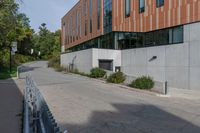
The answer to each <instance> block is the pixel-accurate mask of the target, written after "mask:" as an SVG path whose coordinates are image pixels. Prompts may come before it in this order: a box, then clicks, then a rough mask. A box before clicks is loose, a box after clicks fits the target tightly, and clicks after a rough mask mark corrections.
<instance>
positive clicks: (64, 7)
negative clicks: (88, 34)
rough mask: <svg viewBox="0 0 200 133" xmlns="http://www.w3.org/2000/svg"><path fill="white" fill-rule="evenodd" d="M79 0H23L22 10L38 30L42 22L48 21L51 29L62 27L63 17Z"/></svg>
mask: <svg viewBox="0 0 200 133" xmlns="http://www.w3.org/2000/svg"><path fill="white" fill-rule="evenodd" d="M77 2H78V0H23V3H20V12H22V13H25V14H26V15H27V16H28V17H29V18H30V21H31V23H30V24H31V27H32V28H33V29H34V30H35V31H36V32H37V31H38V27H39V26H40V25H41V23H46V24H47V28H48V29H50V30H51V31H55V30H57V29H60V25H61V18H62V17H63V16H64V15H65V14H66V13H67V11H69V10H70V9H71V8H72V7H73V6H74V5H75V4H76V3H77Z"/></svg>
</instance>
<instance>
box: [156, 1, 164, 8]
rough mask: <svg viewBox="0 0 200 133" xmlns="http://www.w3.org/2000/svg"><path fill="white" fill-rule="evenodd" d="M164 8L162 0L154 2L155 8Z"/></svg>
mask: <svg viewBox="0 0 200 133" xmlns="http://www.w3.org/2000/svg"><path fill="white" fill-rule="evenodd" d="M161 6H164V0H156V7H161Z"/></svg>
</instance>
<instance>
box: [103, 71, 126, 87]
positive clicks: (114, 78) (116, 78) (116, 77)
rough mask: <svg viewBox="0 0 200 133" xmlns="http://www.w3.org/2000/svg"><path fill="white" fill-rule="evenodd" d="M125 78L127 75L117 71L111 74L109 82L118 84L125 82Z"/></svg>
mask: <svg viewBox="0 0 200 133" xmlns="http://www.w3.org/2000/svg"><path fill="white" fill-rule="evenodd" d="M125 80H126V77H125V75H124V74H123V73H122V72H116V73H114V74H111V75H110V76H109V77H108V79H107V81H108V82H110V83H116V84H119V83H123V82H124V81H125Z"/></svg>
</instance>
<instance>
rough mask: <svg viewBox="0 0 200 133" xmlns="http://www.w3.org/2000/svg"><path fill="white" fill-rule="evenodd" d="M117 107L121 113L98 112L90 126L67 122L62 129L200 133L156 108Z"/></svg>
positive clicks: (74, 131)
mask: <svg viewBox="0 0 200 133" xmlns="http://www.w3.org/2000/svg"><path fill="white" fill-rule="evenodd" d="M113 106H114V107H115V108H116V109H117V111H114V112H109V111H95V112H93V113H92V115H91V117H90V118H89V121H88V123H85V124H80V125H78V124H77V125H76V124H70V123H65V124H60V125H61V126H60V127H61V129H66V128H67V129H68V131H69V133H200V127H199V126H196V125H194V124H192V123H190V122H188V121H186V120H184V119H182V118H179V117H177V116H175V115H173V114H170V113H168V112H166V111H163V110H162V109H159V108H158V107H156V106H153V105H141V104H139V105H132V104H113ZM80 111H81V110H80ZM66 115H67V114H66ZM77 117H78V116H77Z"/></svg>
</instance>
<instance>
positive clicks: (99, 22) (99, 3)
mask: <svg viewBox="0 0 200 133" xmlns="http://www.w3.org/2000/svg"><path fill="white" fill-rule="evenodd" d="M100 17H101V0H98V13H97V29H98V30H99V29H100V24H101V19H100Z"/></svg>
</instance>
